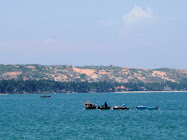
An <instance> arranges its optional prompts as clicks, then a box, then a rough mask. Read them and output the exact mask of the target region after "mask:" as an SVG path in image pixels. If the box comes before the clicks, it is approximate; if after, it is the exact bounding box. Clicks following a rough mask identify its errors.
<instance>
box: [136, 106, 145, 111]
mask: <svg viewBox="0 0 187 140" xmlns="http://www.w3.org/2000/svg"><path fill="white" fill-rule="evenodd" d="M136 109H137V110H146V109H147V106H143V105H141V106H137V107H136Z"/></svg>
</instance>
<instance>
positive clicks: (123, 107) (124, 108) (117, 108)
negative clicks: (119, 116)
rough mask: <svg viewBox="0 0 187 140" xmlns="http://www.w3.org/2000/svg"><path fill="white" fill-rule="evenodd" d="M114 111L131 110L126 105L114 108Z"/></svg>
mask: <svg viewBox="0 0 187 140" xmlns="http://www.w3.org/2000/svg"><path fill="white" fill-rule="evenodd" d="M112 109H113V110H129V108H128V107H127V106H126V105H125V104H123V105H121V106H114V107H113V108H112Z"/></svg>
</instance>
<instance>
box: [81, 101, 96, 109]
mask: <svg viewBox="0 0 187 140" xmlns="http://www.w3.org/2000/svg"><path fill="white" fill-rule="evenodd" d="M84 107H85V108H86V109H96V105H95V104H91V103H88V102H86V101H85V102H84Z"/></svg>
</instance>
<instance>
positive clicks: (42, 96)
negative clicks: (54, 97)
mask: <svg viewBox="0 0 187 140" xmlns="http://www.w3.org/2000/svg"><path fill="white" fill-rule="evenodd" d="M40 97H41V98H50V97H51V96H50V95H49V96H48V95H41V96H40Z"/></svg>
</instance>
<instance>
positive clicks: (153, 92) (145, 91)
mask: <svg viewBox="0 0 187 140" xmlns="http://www.w3.org/2000/svg"><path fill="white" fill-rule="evenodd" d="M159 92H162V93H169V92H187V90H183V91H176V90H172V91H122V92H114V93H159Z"/></svg>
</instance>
